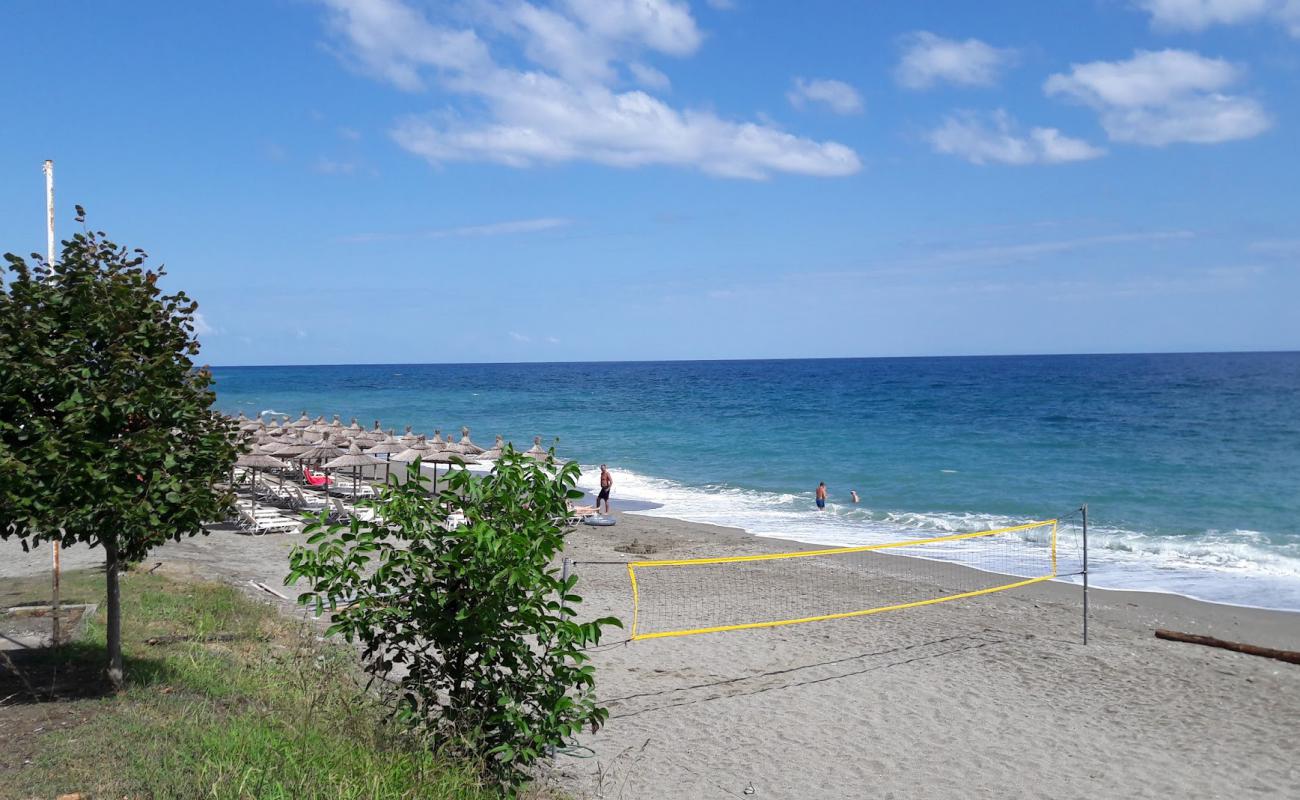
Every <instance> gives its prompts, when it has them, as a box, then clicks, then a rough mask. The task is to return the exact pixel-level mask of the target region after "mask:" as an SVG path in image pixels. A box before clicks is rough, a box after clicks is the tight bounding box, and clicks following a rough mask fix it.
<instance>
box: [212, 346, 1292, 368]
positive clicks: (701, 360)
mask: <svg viewBox="0 0 1300 800" xmlns="http://www.w3.org/2000/svg"><path fill="white" fill-rule="evenodd" d="M1288 353H1291V354H1300V349H1292V348H1276V349H1265V350H1138V351H1111V352H1092V353H963V354H948V355H925V356H921V355H910V356H780V357H746V358H631V359H617V358H612V359H593V360H571V361H358V362H351V363H316V364H206V365H204V366H206V367H209V368H216V369H268V368H276V367H467V366H480V367H481V366H529V365H534V366H549V365H555V364H694V363H738V362H739V363H743V362H759V361H890V360H892V361H906V360H922V359H940V358H1048V357H1055V358H1063V357H1064V358H1089V357H1097V356H1209V355H1270V354H1272V355H1285V354H1288Z"/></svg>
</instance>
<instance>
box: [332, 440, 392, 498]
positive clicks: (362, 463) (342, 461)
mask: <svg viewBox="0 0 1300 800" xmlns="http://www.w3.org/2000/svg"><path fill="white" fill-rule="evenodd" d="M383 463H384V462H383V461H380V460H379V459H377V458H375V457H374V456H368V455H366V454H365V453H362V452H361V448H360V447H359V446H358V445H357V443H356V442H353V443H352V446H351V447H349V448H348V452H347V453H345V454H343V455H341V456H339V457H338V458H336V459H334V460H332V461H329V462H327V463H326V464H325V467H326V469H343V468H345V467H351V468H352V499H353V500H354V501H355V500H356V499H357V482H358V480H359V478H360V477H361V468H362V467H374V466H378V465H380V464H383Z"/></svg>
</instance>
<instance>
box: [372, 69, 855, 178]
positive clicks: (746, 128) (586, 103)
mask: <svg viewBox="0 0 1300 800" xmlns="http://www.w3.org/2000/svg"><path fill="white" fill-rule="evenodd" d="M459 86H460V87H461V88H462V89H463V90H464V91H466V92H471V93H474V94H477V95H478V96H479V97H480V99H481V100H483V102H484V103H485V104H486V105H487V106H488V108H489V109H490V114H491V117H492V119H491V120H490V121H488V122H486V123H478V122H474V123H465V122H462V121H460V120H459V119H456V118H451V119H448V118H446V117H442V118H436V117H435V118H433V119H430V118H408V119H406V120H403V121H401V122H400V123H399V124H398V125H397V127H396V128H395V129H394V130H393V138H394V139H395V140H396V141H397V143H398V144H400V145H401V146H402V147H404V148H406V149H407V150H410V151H411V152H413V153H416V154H417V155H421V156H423V157H424V158H426V159H428V160H429V161H430V162H433V163H441V162H445V161H467V160H475V161H477V160H483V161H494V162H497V163H500V164H506V165H509V166H514V167H527V166H532V165H534V164H544V163H557V162H564V161H574V160H585V161H594V162H596V163H600V164H606V165H609V166H615V167H639V166H645V165H649V164H667V165H676V166H693V167H696V168H698V169H700V170H703V171H704V172H707V173H709V174H712V175H719V176H723V177H732V178H755V179H756V178H766V177H768V176H769V175H770V174H771V173H773V172H794V173H801V174H805V175H821V176H836V175H848V174H852V173H854V172H857V171H858V169H859V168H860V167H861V163H860V162H859V160H858V157H857V154H856V153H854V152H853V151H852V150H851V149H849V148H848V147H845V146H844V145H841V144H838V143H835V142H824V143H823V142H815V141H812V140H810V139H805V138H802V137H799V136H794V135H792V134H789V133H785V132H784V131H781V130H779V129H778V128H775V127H773V126H771V125H760V124H757V123H752V122H732V121H729V120H724V119H722V118H720V117H718V116H717V115H716V114H714V113H712V112H710V111H691V110H687V111H678V110H676V109H674V108H672V107H670V106H668V105H667V104H666V103H664V102H663V101H662V100H659V99H657V98H655V97H652V96H650V95H649V94H646V93H645V92H642V91H631V92H614V91H612V90H610V89H608V88H606V87H603V86H593V87H588V88H581V87H578V86H576V85H574V84H572V83H569V82H567V81H564V80H561V79H559V78H556V77H554V76H551V75H547V74H544V73H540V72H514V71H510V70H500V71H498V72H497V73H496V75H495V76H493V78H492V79H490V80H486V81H461V82H459Z"/></svg>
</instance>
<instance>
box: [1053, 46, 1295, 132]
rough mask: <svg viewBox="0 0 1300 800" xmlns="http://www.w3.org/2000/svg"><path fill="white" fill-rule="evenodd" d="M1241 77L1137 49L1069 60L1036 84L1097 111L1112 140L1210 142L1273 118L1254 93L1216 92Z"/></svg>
mask: <svg viewBox="0 0 1300 800" xmlns="http://www.w3.org/2000/svg"><path fill="white" fill-rule="evenodd" d="M1243 75H1244V72H1243V70H1242V69H1241V68H1239V67H1237V66H1235V65H1233V64H1231V63H1229V62H1227V61H1224V60H1223V59H1218V58H1206V57H1204V56H1201V55H1199V54H1197V53H1193V52H1189V51H1186V50H1160V51H1154V52H1153V51H1147V50H1139V51H1137V52H1136V53H1135V54H1134V56H1133V58H1131V59H1128V60H1127V61H1093V62H1090V63H1087V64H1072V65H1071V68H1070V72H1069V73H1068V74H1066V73H1057V74H1055V75H1052V76H1051V77H1049V78H1048V79H1047V81H1046V82H1045V83H1044V84H1043V90H1044V91H1045V92H1046V93H1047V94H1048V95H1051V96H1061V97H1066V98H1069V99H1072V100H1076V101H1078V102H1081V103H1084V104H1085V105H1088V106H1090V107H1092V108H1094V109H1096V110H1097V112H1098V113H1099V114H1100V116H1101V124H1102V127H1104V128H1105V129H1106V133H1107V135H1109V136H1110V138H1111V139H1112V140H1113V141H1117V142H1133V143H1136V144H1145V145H1153V146H1157V147H1159V146H1163V145H1167V144H1172V143H1175V142H1194V143H1198V144H1213V143H1216V142H1226V141H1231V140H1234V139H1249V138H1251V137H1252V136H1257V135H1259V134H1260V133H1263V132H1264V131H1266V130H1268V128H1269V127H1270V125H1271V124H1272V123H1271V120H1270V119H1269V116H1268V114H1267V113H1266V112H1265V111H1264V109H1263V107H1262V106H1261V105H1260V104H1259V103H1258V102H1257V101H1255V100H1254V99H1252V98H1249V97H1243V96H1241V95H1230V94H1224V93H1223V92H1222V90H1223V89H1226V88H1228V87H1229V86H1231V85H1233V84H1235V83H1237V82H1238V81H1240V80H1241V78H1242V77H1243Z"/></svg>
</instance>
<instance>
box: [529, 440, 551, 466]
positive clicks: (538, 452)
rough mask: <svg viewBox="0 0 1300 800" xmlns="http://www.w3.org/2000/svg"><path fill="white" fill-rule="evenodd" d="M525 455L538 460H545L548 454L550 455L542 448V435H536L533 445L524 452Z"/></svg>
mask: <svg viewBox="0 0 1300 800" xmlns="http://www.w3.org/2000/svg"><path fill="white" fill-rule="evenodd" d="M524 455H526V456H528V457H529V458H535V459H537V460H538V461H545V460H546V458H547V456H549V455H550V453H548V452H546V451H545V450H543V449H542V437H540V436H534V437H533V446H532V447H530V448H528V450H526V451H525V452H524Z"/></svg>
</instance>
